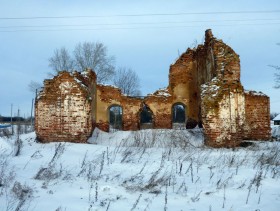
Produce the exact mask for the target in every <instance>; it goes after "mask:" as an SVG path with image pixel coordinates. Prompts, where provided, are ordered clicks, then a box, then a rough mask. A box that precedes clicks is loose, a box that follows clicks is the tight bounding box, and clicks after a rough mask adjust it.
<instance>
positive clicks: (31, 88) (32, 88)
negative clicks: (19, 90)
mask: <svg viewBox="0 0 280 211" xmlns="http://www.w3.org/2000/svg"><path fill="white" fill-rule="evenodd" d="M42 87H43V84H41V83H39V82H36V81H30V83H29V84H28V89H29V91H31V92H33V93H36V91H38V92H39V91H40V90H41V89H42Z"/></svg>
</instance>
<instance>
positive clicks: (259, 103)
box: [243, 91, 271, 140]
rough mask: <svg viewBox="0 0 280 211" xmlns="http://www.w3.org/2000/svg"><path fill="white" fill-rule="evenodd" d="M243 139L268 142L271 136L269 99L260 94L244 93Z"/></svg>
mask: <svg viewBox="0 0 280 211" xmlns="http://www.w3.org/2000/svg"><path fill="white" fill-rule="evenodd" d="M245 116H246V122H245V127H244V137H243V138H244V139H249V140H268V139H270V136H271V128H270V118H269V117H270V109H269V97H268V96H266V95H265V94H263V93H260V92H253V91H247V92H245Z"/></svg>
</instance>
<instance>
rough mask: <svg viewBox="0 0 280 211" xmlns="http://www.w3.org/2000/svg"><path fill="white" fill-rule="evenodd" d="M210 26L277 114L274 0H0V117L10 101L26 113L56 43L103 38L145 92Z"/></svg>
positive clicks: (279, 57)
mask: <svg viewBox="0 0 280 211" xmlns="http://www.w3.org/2000/svg"><path fill="white" fill-rule="evenodd" d="M233 12H234V13H233ZM159 14H161V15H159ZM77 16H80V17H77ZM81 16H83V17H81ZM38 17H45V18H38ZM46 17H50V18H46ZM54 17H60V18H54ZM208 28H211V29H212V32H213V34H214V36H215V37H217V38H219V39H222V40H223V41H224V42H225V43H227V44H228V45H230V46H231V47H232V48H233V49H234V50H235V52H236V53H237V54H239V55H240V59H241V81H242V84H243V85H244V87H245V89H248V90H256V91H261V92H263V93H265V94H267V95H269V96H270V101H271V111H272V112H279V113H280V90H279V89H278V90H277V89H274V88H273V85H274V78H273V74H274V72H275V71H274V69H273V68H271V67H269V66H268V65H280V45H277V43H280V1H279V0H269V1H268V0H246V1H244V0H235V1H225V0H212V1H207V0H173V1H170V0H168V1H167V0H155V1H148V0H141V1H139V0H137V1H135V0H120V1H116V0H104V1H74V0H61V1H42V0H29V1H22V0H21V1H19V0H13V1H8V0H7V1H4V0H0V90H1V92H0V93H1V94H0V115H2V116H8V115H10V107H11V104H13V108H14V112H13V113H15V112H16V110H17V109H18V108H19V109H20V110H21V114H22V116H23V115H25V116H30V109H31V102H32V98H33V97H34V96H33V94H32V93H31V92H30V91H29V90H28V84H29V82H30V81H31V80H33V81H39V82H42V81H43V80H44V79H45V78H46V77H47V72H50V71H51V70H50V68H49V67H48V58H49V57H50V56H51V55H52V54H53V51H54V50H55V49H56V48H60V47H66V48H68V49H69V50H70V51H72V50H73V48H74V46H75V45H76V44H77V43H79V42H84V41H89V42H97V41H98V42H102V43H104V44H105V45H106V46H107V48H108V53H109V54H110V55H114V56H115V57H116V66H127V67H130V68H132V69H134V70H135V71H136V72H137V73H138V75H139V77H140V79H141V86H142V88H141V90H142V93H143V94H144V95H146V94H147V93H151V92H154V91H155V90H157V89H158V88H162V87H166V86H167V85H168V72H169V66H170V64H171V63H173V62H174V61H175V60H176V58H177V57H178V54H181V53H183V52H184V51H186V49H187V48H188V47H194V43H196V42H197V43H202V42H203V37H204V32H205V30H206V29H208Z"/></svg>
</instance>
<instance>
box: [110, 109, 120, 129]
mask: <svg viewBox="0 0 280 211" xmlns="http://www.w3.org/2000/svg"><path fill="white" fill-rule="evenodd" d="M122 114H123V112H122V107H121V106H118V105H114V106H111V107H110V109H109V124H110V128H109V131H110V132H114V131H118V130H122Z"/></svg>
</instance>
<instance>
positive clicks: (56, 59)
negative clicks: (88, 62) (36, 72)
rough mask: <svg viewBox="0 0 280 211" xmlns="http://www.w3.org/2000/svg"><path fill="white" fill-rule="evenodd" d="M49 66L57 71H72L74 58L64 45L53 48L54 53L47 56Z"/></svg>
mask: <svg viewBox="0 0 280 211" xmlns="http://www.w3.org/2000/svg"><path fill="white" fill-rule="evenodd" d="M49 66H50V67H51V68H52V69H53V70H54V71H55V73H58V72H59V71H62V70H66V71H69V72H71V71H73V70H74V60H73V59H72V58H71V56H70V54H69V52H68V50H67V49H66V48H65V47H62V48H60V49H55V51H54V55H53V56H52V57H50V58H49Z"/></svg>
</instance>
